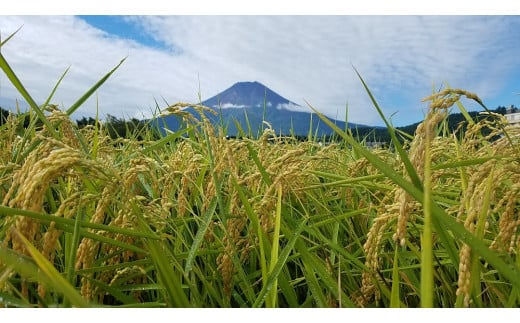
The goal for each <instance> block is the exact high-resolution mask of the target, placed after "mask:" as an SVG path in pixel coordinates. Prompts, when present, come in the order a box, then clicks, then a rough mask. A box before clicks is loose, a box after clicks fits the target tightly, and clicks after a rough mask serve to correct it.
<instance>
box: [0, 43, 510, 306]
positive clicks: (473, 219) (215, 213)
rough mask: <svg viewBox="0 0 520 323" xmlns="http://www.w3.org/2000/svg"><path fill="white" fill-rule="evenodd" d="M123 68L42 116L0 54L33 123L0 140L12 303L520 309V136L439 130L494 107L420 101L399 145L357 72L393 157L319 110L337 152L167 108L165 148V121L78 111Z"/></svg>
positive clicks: (3, 266) (0, 194)
mask: <svg viewBox="0 0 520 323" xmlns="http://www.w3.org/2000/svg"><path fill="white" fill-rule="evenodd" d="M8 40H9V39H8ZM5 44H6V41H4V42H3V43H2V46H3V45H5ZM122 63H123V62H120V63H119V64H118V65H116V67H115V68H114V69H113V70H111V71H110V72H109V73H108V74H106V75H105V76H104V77H102V78H101V79H100V81H99V82H97V83H96V84H94V85H93V86H92V88H90V89H88V90H87V91H86V92H85V94H84V95H83V96H81V97H80V98H79V99H78V100H77V102H76V103H74V104H73V105H72V106H71V107H68V108H61V107H58V106H56V105H53V104H52V103H51V102H52V97H53V93H54V90H55V89H56V88H57V87H58V86H59V84H60V82H61V80H62V79H63V75H62V76H61V77H60V78H59V79H58V81H57V84H56V86H55V88H54V90H53V92H52V93H51V94H50V95H49V97H48V99H47V100H46V102H44V104H43V105H38V104H36V102H35V101H34V100H33V99H32V98H31V96H30V94H29V93H30V92H29V90H30V89H29V90H28V89H25V87H24V86H23V83H22V81H20V80H19V79H18V78H17V76H16V74H15V72H14V71H13V70H12V69H11V68H10V67H9V64H8V62H7V60H6V58H5V57H4V56H3V55H2V54H1V52H0V67H1V68H2V70H3V72H4V73H5V74H6V75H7V77H8V78H9V80H10V81H11V82H12V83H13V85H14V86H15V87H16V88H17V89H18V90H19V91H20V93H21V94H22V95H23V97H24V98H25V99H26V100H27V102H29V104H30V111H28V112H27V114H28V115H29V117H30V120H31V122H30V123H29V125H28V127H25V128H24V127H23V120H24V118H25V116H24V115H16V114H11V115H10V116H9V117H8V119H7V120H6V122H5V123H3V124H2V125H1V126H0V202H1V204H0V224H1V226H0V239H1V241H2V244H1V246H0V304H1V305H2V306H4V307H245V308H249V307H293V308H296V307H421V306H422V307H517V306H519V305H520V299H519V297H520V292H519V287H520V275H519V269H520V263H519V260H518V259H517V256H516V255H517V253H518V251H519V241H520V235H519V229H518V226H519V224H520V219H519V218H518V214H519V212H518V209H519V207H520V204H519V202H520V199H519V197H520V185H519V183H520V167H519V166H520V165H519V143H518V136H519V132H520V129H519V128H511V127H508V126H507V122H506V121H505V119H504V118H503V117H501V116H499V115H493V114H488V115H487V118H483V119H482V120H481V121H479V122H477V123H475V122H472V120H470V119H468V120H467V124H466V125H465V126H466V130H465V131H464V132H462V131H455V132H453V133H450V132H449V131H446V127H445V126H444V125H445V120H446V117H447V115H448V114H449V113H450V109H452V108H453V105H454V104H457V107H458V108H459V109H460V110H461V111H462V112H464V111H465V110H464V107H463V106H462V103H461V101H460V99H461V97H466V98H468V99H471V100H475V101H476V102H478V103H479V104H481V105H482V106H484V105H483V103H482V101H481V100H480V99H479V98H478V97H477V96H476V95H474V94H472V93H469V92H467V91H463V90H457V89H451V88H448V89H446V90H444V91H441V92H439V93H435V94H433V95H432V96H430V97H428V98H426V101H428V102H430V103H429V104H430V110H429V113H428V114H427V116H426V117H425V120H424V121H423V123H422V124H421V125H420V126H419V127H418V129H417V132H416V134H415V136H413V137H412V138H405V141H404V143H402V140H401V139H399V140H398V138H397V136H398V135H399V134H398V133H397V132H396V131H395V129H394V128H393V127H392V126H391V125H390V124H389V123H388V122H387V120H386V119H385V116H384V115H383V114H382V113H381V109H380V107H379V106H378V104H377V102H376V100H375V98H374V97H373V96H372V94H371V92H370V90H369V87H368V86H367V85H366V84H365V82H364V80H363V79H362V78H361V76H360V81H361V82H362V83H363V85H364V86H365V88H366V91H367V94H368V95H369V97H370V98H371V100H372V102H373V104H374V108H375V109H376V110H378V111H379V112H380V113H381V117H382V118H383V120H384V121H385V122H387V126H388V128H389V130H390V133H391V136H392V138H393V141H392V143H391V145H390V147H389V148H385V149H383V148H369V147H367V146H365V145H364V144H363V142H360V141H359V140H357V139H356V138H355V137H353V136H352V134H351V133H350V132H349V130H348V129H339V128H337V127H336V126H335V125H334V124H332V123H330V121H328V119H326V118H323V117H322V116H321V115H320V114H319V113H318V112H317V115H318V116H320V117H322V120H323V122H325V123H329V126H331V127H332V128H334V129H335V131H336V134H337V136H338V137H339V138H341V140H342V142H339V143H331V144H330V145H325V146H323V145H320V143H319V142H318V140H319V138H316V137H315V136H313V135H312V132H311V131H310V132H309V133H310V135H309V136H308V139H307V140H306V141H303V142H302V141H298V140H296V139H295V138H294V137H292V136H289V137H282V136H279V135H276V133H275V132H274V131H273V130H272V129H270V128H269V126H268V124H266V126H265V129H264V132H263V133H261V134H260V136H258V137H257V138H245V139H241V140H228V139H226V138H225V135H226V134H225V130H224V129H223V128H221V127H219V126H214V125H212V124H211V123H210V122H209V121H208V118H207V117H206V114H208V113H212V111H211V110H210V109H209V108H206V107H203V106H199V105H196V104H184V103H179V104H175V105H172V106H170V107H166V108H164V109H162V111H161V112H160V113H161V115H166V114H177V115H179V117H181V118H184V120H185V122H184V126H183V128H181V129H167V130H166V131H165V134H164V135H163V136H161V137H160V138H156V137H155V134H156V133H157V132H156V130H157V129H156V127H158V126H159V127H160V126H162V125H159V124H156V123H154V122H150V123H149V127H148V128H147V129H148V130H143V129H138V130H136V131H135V133H131V134H130V135H128V136H127V137H126V138H112V137H111V136H110V129H108V128H107V127H106V125H105V124H104V123H103V122H102V121H101V120H99V119H97V120H96V126H88V127H84V128H81V129H80V128H79V127H78V126H77V124H76V123H75V122H74V121H73V119H72V116H73V114H74V112H75V111H76V110H77V109H78V108H79V107H80V106H81V105H82V104H83V103H84V102H85V101H86V100H87V99H88V97H89V96H90V95H92V94H93V93H94V92H95V91H96V89H98V88H99V87H100V86H102V84H103V83H104V82H105V81H106V80H107V79H108V78H109V77H110V76H111V75H112V74H113V73H115V72H117V69H118V68H121V66H124V65H121V64H122ZM65 73H66V72H65ZM358 75H359V74H358ZM186 106H192V107H195V108H196V111H197V113H198V114H199V115H198V116H197V117H199V118H194V117H193V116H191V115H189V114H187V113H186V112H185V111H183V108H184V107H186ZM484 108H485V106H484ZM237 126H239V125H237ZM461 127H462V125H461ZM484 130H485V131H484Z"/></svg>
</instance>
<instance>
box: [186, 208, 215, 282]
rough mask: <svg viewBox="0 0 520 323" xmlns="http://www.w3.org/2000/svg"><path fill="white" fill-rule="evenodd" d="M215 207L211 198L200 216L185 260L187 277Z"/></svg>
mask: <svg viewBox="0 0 520 323" xmlns="http://www.w3.org/2000/svg"><path fill="white" fill-rule="evenodd" d="M216 207H217V199H216V198H213V199H212V200H211V202H210V204H209V206H208V208H207V210H206V213H205V214H204V216H202V219H201V224H200V225H199V229H198V230H197V234H196V235H195V239H193V242H192V244H191V248H190V251H189V253H188V257H187V258H186V264H185V266H184V274H185V275H187V274H189V273H190V271H191V270H192V269H193V261H194V260H195V257H196V254H197V250H198V249H199V247H200V245H201V243H202V241H203V239H204V235H205V234H206V231H207V230H208V227H209V224H210V223H211V218H212V216H213V215H214V214H215V209H216Z"/></svg>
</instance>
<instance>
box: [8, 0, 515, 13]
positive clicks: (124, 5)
mask: <svg viewBox="0 0 520 323" xmlns="http://www.w3.org/2000/svg"><path fill="white" fill-rule="evenodd" d="M15 14H22V15H25V14H28V15H50V14H101V15H108V14H117V15H120V14H129V15H135V14H140V15H151V14H153V15H155V14H160V15H193V14H197V15H199V14H202V15H214V14H215V15H222V14H224V15H228V14H229V15H271V14H274V15H330V14H332V15H402V14H404V15H409V14H414V15H416V14H418V15H517V14H520V1H514V0H493V1H471V2H470V1H457V0H455V1H454V0H434V1H412V0H357V1H341V0H319V1H309V0H257V1H248V0H189V1H186V0H184V1H178V0H146V1H136V0H127V1H119V0H116V1H106V0H105V1H100V0H73V1H63V0H45V1H43V0H16V1H3V3H2V6H1V12H0V15H15Z"/></svg>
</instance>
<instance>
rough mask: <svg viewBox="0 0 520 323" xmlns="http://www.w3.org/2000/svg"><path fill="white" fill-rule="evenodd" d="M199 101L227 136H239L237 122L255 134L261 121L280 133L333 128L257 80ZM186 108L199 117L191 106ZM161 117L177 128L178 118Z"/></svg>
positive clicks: (319, 132) (322, 132)
mask: <svg viewBox="0 0 520 323" xmlns="http://www.w3.org/2000/svg"><path fill="white" fill-rule="evenodd" d="M202 104H203V105H204V106H207V107H209V108H212V109H214V110H215V111H216V112H217V113H218V115H217V116H213V115H210V114H208V115H207V116H208V118H209V119H210V120H211V122H212V123H214V124H218V125H222V126H224V127H225V128H226V134H227V135H229V136H240V133H239V130H238V129H237V127H236V123H238V124H239V125H240V127H241V128H242V129H243V130H244V132H245V134H246V135H254V136H256V135H258V134H259V133H261V132H262V131H263V129H265V128H266V125H265V124H264V123H263V121H265V122H267V123H269V124H270V125H271V126H272V128H273V129H274V130H275V131H276V133H277V134H281V135H291V134H293V135H298V136H305V135H307V134H308V133H309V129H312V133H313V134H317V135H318V136H323V135H331V134H333V130H332V129H331V128H330V127H328V126H327V125H326V124H325V123H324V122H323V121H322V120H320V118H319V117H318V116H316V115H315V114H313V113H310V109H307V108H304V107H301V106H299V105H298V104H296V103H294V102H291V101H290V100H288V99H286V98H284V97H282V96H281V95H279V94H278V93H276V92H274V91H272V90H271V89H269V88H268V87H266V86H265V85H263V84H261V83H259V82H239V83H236V84H234V85H233V86H231V87H230V88H228V89H227V90H225V91H223V92H221V93H219V94H217V95H215V96H213V97H211V98H209V99H207V100H205V101H203V102H202ZM186 111H189V112H191V113H193V114H194V115H195V116H198V114H197V113H196V112H194V110H193V109H192V108H188V109H186ZM162 119H163V121H164V122H165V123H166V124H167V126H168V128H169V129H170V130H175V129H178V128H179V127H180V123H179V120H178V117H175V116H167V117H162ZM329 119H330V118H329ZM330 120H331V121H332V122H334V123H335V124H336V125H337V126H338V127H339V128H341V129H345V122H343V121H338V120H334V119H330ZM248 125H249V127H248ZM357 126H359V125H356V124H349V127H357Z"/></svg>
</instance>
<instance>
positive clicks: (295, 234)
mask: <svg viewBox="0 0 520 323" xmlns="http://www.w3.org/2000/svg"><path fill="white" fill-rule="evenodd" d="M306 223H307V219H302V220H301V221H300V223H299V224H298V226H297V227H296V228H295V229H294V230H292V234H291V237H290V238H289V240H288V241H287V244H286V245H285V248H284V249H283V250H282V252H281V253H280V256H279V257H278V261H277V262H276V265H275V266H274V268H273V270H272V271H271V273H270V274H269V277H268V278H267V281H266V283H265V284H264V285H263V286H262V290H261V291H260V292H259V293H258V295H257V298H256V300H255V302H254V304H253V306H252V307H255V308H256V307H260V306H261V305H262V304H263V303H264V301H265V298H266V297H267V294H268V293H269V291H270V290H271V288H273V285H274V283H275V281H276V280H277V279H278V276H279V275H280V272H281V271H282V268H283V266H284V265H285V263H286V261H287V258H289V254H290V253H291V251H292V250H293V248H294V244H295V243H296V240H298V238H299V237H300V233H301V232H302V230H303V229H304V227H305V224H306Z"/></svg>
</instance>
